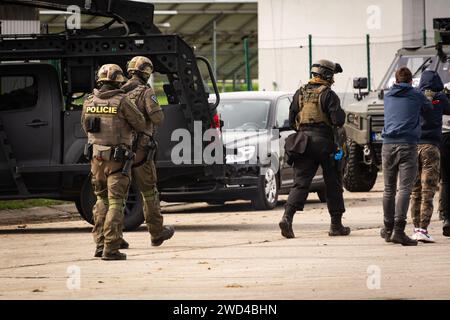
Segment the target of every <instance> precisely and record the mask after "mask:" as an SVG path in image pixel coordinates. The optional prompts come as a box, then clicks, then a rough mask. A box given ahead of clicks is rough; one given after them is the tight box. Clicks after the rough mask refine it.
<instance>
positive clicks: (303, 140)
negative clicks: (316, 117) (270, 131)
mask: <svg viewBox="0 0 450 320" xmlns="http://www.w3.org/2000/svg"><path fill="white" fill-rule="evenodd" d="M307 145H308V136H307V135H306V134H305V133H304V132H302V131H298V132H296V133H293V134H291V135H289V136H288V137H287V138H286V140H285V144H284V150H285V153H286V158H287V160H286V162H287V164H289V165H292V164H293V163H294V160H296V159H298V158H299V156H300V155H302V154H303V153H305V150H306V147H307Z"/></svg>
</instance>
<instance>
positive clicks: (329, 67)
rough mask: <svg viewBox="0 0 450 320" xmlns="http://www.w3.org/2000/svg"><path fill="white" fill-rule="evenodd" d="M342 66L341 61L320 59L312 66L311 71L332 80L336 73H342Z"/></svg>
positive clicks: (315, 74)
mask: <svg viewBox="0 0 450 320" xmlns="http://www.w3.org/2000/svg"><path fill="white" fill-rule="evenodd" d="M341 72H342V67H341V65H340V64H339V63H334V62H331V61H329V60H325V59H322V60H319V61H317V62H316V63H314V64H313V65H312V67H311V73H312V74H313V75H314V76H319V77H321V78H323V79H325V80H328V81H329V80H331V79H333V76H334V75H335V74H336V73H341Z"/></svg>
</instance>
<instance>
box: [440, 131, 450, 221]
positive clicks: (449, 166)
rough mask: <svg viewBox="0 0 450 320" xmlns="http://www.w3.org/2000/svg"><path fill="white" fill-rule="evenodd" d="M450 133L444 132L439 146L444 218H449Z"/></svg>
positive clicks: (441, 197)
mask: <svg viewBox="0 0 450 320" xmlns="http://www.w3.org/2000/svg"><path fill="white" fill-rule="evenodd" d="M449 187H450V133H444V134H443V137H442V147H441V196H440V199H441V210H442V213H443V216H444V219H445V220H450V212H449V211H450V209H449V204H450V191H449Z"/></svg>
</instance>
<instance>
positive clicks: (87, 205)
mask: <svg viewBox="0 0 450 320" xmlns="http://www.w3.org/2000/svg"><path fill="white" fill-rule="evenodd" d="M95 202H96V199H95V195H94V192H93V191H92V185H91V181H90V177H89V178H88V179H86V181H85V182H84V183H83V187H82V188H81V192H80V200H79V204H80V208H79V212H80V209H81V212H80V215H81V217H82V218H83V219H84V220H86V221H87V222H89V223H90V224H92V225H93V224H94V217H93V215H92V208H93V207H94V204H95ZM77 208H78V206H77ZM124 216H125V218H124V230H125V231H133V230H136V229H137V228H138V227H139V226H140V225H141V224H142V223H143V222H144V214H143V212H142V198H141V196H140V194H139V190H138V188H137V187H136V186H135V185H134V184H133V183H132V184H131V186H130V190H129V192H128V199H127V203H126V205H125V210H124Z"/></svg>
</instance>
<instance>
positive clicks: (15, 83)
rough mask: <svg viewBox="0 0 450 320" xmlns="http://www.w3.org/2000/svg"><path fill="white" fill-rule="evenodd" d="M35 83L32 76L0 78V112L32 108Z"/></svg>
mask: <svg viewBox="0 0 450 320" xmlns="http://www.w3.org/2000/svg"><path fill="white" fill-rule="evenodd" d="M37 99H38V90H37V83H36V80H35V78H34V77H32V76H0V111H5V110H17V109H26V108H30V107H34V106H35V105H36V103H37Z"/></svg>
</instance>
